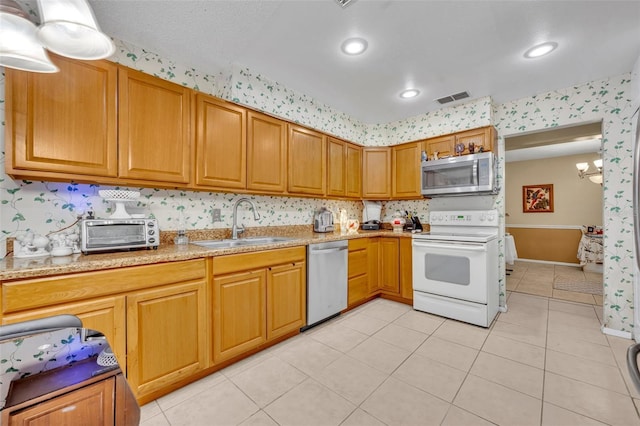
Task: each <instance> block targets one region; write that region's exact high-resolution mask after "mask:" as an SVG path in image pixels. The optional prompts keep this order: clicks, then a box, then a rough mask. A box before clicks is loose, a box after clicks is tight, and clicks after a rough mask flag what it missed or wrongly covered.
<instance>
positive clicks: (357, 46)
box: [342, 38, 369, 55]
mask: <svg viewBox="0 0 640 426" xmlns="http://www.w3.org/2000/svg"><path fill="white" fill-rule="evenodd" d="M368 45H369V44H368V43H367V40H365V39H363V38H349V39H347V40H345V41H344V43H342V51H343V52H344V53H346V54H347V55H359V54H361V53H362V52H364V51H365V50H367V46H368Z"/></svg>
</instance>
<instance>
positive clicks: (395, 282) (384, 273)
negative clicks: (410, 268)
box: [378, 238, 400, 294]
mask: <svg viewBox="0 0 640 426" xmlns="http://www.w3.org/2000/svg"><path fill="white" fill-rule="evenodd" d="M399 258H400V243H399V241H398V238H380V280H379V282H378V287H379V288H380V290H382V291H384V292H388V293H393V294H399V293H400V265H399Z"/></svg>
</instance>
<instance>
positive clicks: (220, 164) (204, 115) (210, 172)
mask: <svg viewBox="0 0 640 426" xmlns="http://www.w3.org/2000/svg"><path fill="white" fill-rule="evenodd" d="M246 119H247V110H246V109H245V108H242V107H240V106H237V105H234V104H232V103H229V102H225V101H223V100H220V99H217V98H214V97H212V96H208V95H204V94H201V93H199V94H198V95H197V96H196V152H195V164H196V168H195V169H196V179H195V183H196V185H203V186H213V187H220V188H231V189H245V188H246V186H247V179H246V177H247V168H246V163H247V149H246V148H247V144H246V139H247V124H246V121H247V120H246Z"/></svg>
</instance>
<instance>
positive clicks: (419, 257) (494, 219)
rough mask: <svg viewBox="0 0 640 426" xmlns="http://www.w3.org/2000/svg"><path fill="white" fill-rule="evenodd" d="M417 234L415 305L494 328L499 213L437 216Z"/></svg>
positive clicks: (414, 255) (415, 243)
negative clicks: (427, 226) (422, 231)
mask: <svg viewBox="0 0 640 426" xmlns="http://www.w3.org/2000/svg"><path fill="white" fill-rule="evenodd" d="M429 223H430V225H431V230H430V232H428V233H423V234H414V235H413V242H412V246H413V307H414V309H416V310H419V311H423V312H428V313H432V314H436V315H440V316H444V317H447V318H453V319H457V320H460V321H464V322H468V323H471V324H476V325H480V326H483V327H489V325H491V322H492V321H493V319H494V318H495V316H496V314H497V313H498V300H499V285H498V232H499V226H498V212H497V210H464V211H460V210H456V211H440V212H431V213H430V215H429Z"/></svg>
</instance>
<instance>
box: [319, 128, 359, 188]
mask: <svg viewBox="0 0 640 426" xmlns="http://www.w3.org/2000/svg"><path fill="white" fill-rule="evenodd" d="M327 195H328V196H331V195H333V196H338V197H349V198H360V197H361V196H362V147H359V146H357V145H353V144H351V143H348V142H345V141H342V140H340V139H336V138H333V137H328V138H327Z"/></svg>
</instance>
